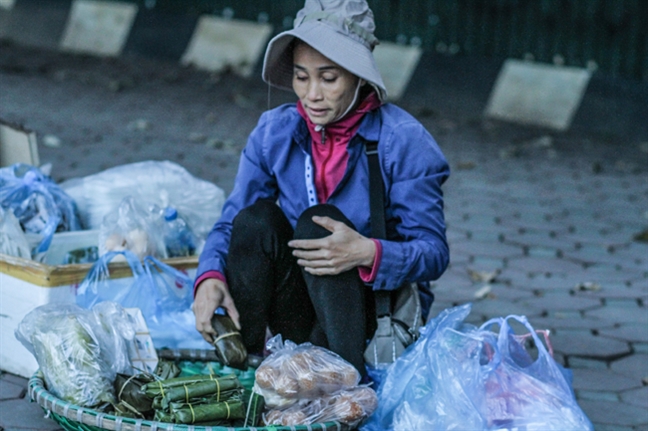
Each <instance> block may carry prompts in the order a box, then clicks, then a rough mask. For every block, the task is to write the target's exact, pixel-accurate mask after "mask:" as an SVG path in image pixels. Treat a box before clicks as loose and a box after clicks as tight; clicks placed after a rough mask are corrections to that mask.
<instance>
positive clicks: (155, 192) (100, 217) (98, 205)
mask: <svg viewBox="0 0 648 431" xmlns="http://www.w3.org/2000/svg"><path fill="white" fill-rule="evenodd" d="M61 188H62V189H63V190H64V191H65V192H66V193H67V194H68V195H70V196H71V197H72V198H73V199H74V201H75V202H76V204H77V206H78V208H79V215H80V218H81V222H82V224H83V226H84V228H85V229H100V240H99V241H100V244H99V249H100V254H103V253H105V252H108V251H121V250H130V251H132V252H134V253H135V254H136V255H138V256H140V258H143V257H144V256H155V257H157V258H166V257H174V255H178V253H174V252H173V250H174V249H177V247H169V245H170V244H171V243H172V242H173V239H169V238H168V235H167V234H168V232H169V230H170V229H171V230H172V229H173V228H176V227H177V226H174V227H170V226H171V225H177V224H178V223H179V222H178V221H181V223H184V224H186V228H185V231H189V232H191V233H190V237H191V238H192V239H190V240H186V241H185V242H186V243H187V244H186V248H185V251H184V252H183V251H181V252H179V254H180V255H183V254H185V255H186V254H188V253H192V254H199V253H200V251H201V250H202V246H203V245H204V240H205V238H206V237H207V234H208V233H209V231H210V230H211V228H212V227H213V225H214V223H215V222H216V220H218V217H219V216H220V214H221V211H222V208H223V204H224V202H225V194H224V192H223V190H222V189H220V188H219V187H217V186H216V185H214V184H212V183H210V182H208V181H204V180H200V179H198V178H196V177H194V176H192V175H191V174H190V173H189V172H188V171H187V170H185V169H184V168H183V167H181V166H179V165H177V164H175V163H172V162H169V161H163V162H157V161H147V162H140V163H132V164H128V165H122V166H117V167H115V168H111V169H107V170H105V171H103V172H100V173H98V174H95V175H90V176H87V177H84V178H75V179H71V180H68V181H65V182H63V183H62V184H61ZM178 235H180V236H182V235H183V233H177V235H176V239H177V236H178ZM184 235H186V234H184ZM191 241H193V242H194V244H189V243H190V242H191Z"/></svg>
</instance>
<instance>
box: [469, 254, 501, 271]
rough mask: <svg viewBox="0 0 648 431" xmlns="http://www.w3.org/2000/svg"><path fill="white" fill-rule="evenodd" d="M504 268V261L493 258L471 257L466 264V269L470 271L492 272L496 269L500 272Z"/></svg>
mask: <svg viewBox="0 0 648 431" xmlns="http://www.w3.org/2000/svg"><path fill="white" fill-rule="evenodd" d="M505 267H506V261H505V260H504V259H498V258H495V257H484V256H473V257H472V259H470V260H469V263H468V268H470V269H471V270H472V271H486V272H492V271H494V270H496V269H498V270H502V269H503V268H505Z"/></svg>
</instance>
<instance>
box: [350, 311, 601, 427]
mask: <svg viewBox="0 0 648 431" xmlns="http://www.w3.org/2000/svg"><path fill="white" fill-rule="evenodd" d="M469 313H470V304H466V305H463V306H460V307H455V308H451V309H447V310H444V311H443V312H442V313H441V314H440V315H439V316H438V317H437V318H435V319H433V320H431V321H430V322H429V323H428V324H427V325H426V326H425V327H424V328H422V329H421V337H420V338H419V340H418V341H417V342H416V343H415V344H413V345H412V346H411V347H410V348H409V349H408V350H407V351H406V352H405V353H404V354H403V355H402V356H401V357H400V358H399V359H397V360H396V362H394V363H393V364H392V365H391V366H390V367H389V368H388V369H387V372H386V376H385V380H384V382H383V384H382V385H381V387H380V388H379V390H378V409H377V410H376V412H374V414H373V415H372V416H371V417H370V418H369V420H368V421H367V422H366V423H365V425H364V426H363V427H362V428H361V429H362V431H382V430H395V431H401V430H402V431H405V430H407V431H410V430H426V431H427V430H430V431H432V430H450V429H457V430H464V429H470V430H493V431H494V430H513V429H518V430H522V429H524V430H542V431H548V430H556V431H567V430H592V429H593V428H592V424H591V422H590V421H589V419H588V418H587V416H586V415H585V414H584V413H583V411H582V410H581V409H580V407H579V406H578V404H577V403H576V400H575V397H574V394H573V391H572V389H571V381H570V377H569V373H567V372H566V370H564V369H563V367H561V366H560V365H559V364H557V363H556V362H555V361H554V359H553V358H552V357H551V354H550V353H549V352H548V351H547V349H546V348H545V346H544V344H543V343H542V341H541V340H540V338H539V337H538V335H537V333H536V331H535V330H534V329H533V328H532V327H531V325H530V324H529V322H528V321H527V319H526V317H524V316H508V317H506V318H498V319H493V320H490V321H488V322H486V323H485V324H484V325H482V326H481V327H479V328H477V327H475V326H473V325H469V324H465V323H464V322H463V321H464V319H465V318H466V317H467V316H468V314H469ZM511 320H515V321H518V322H520V323H521V324H522V325H524V326H525V327H526V328H527V329H528V331H529V332H528V334H526V335H524V336H518V335H516V334H515V333H514V332H513V331H512V329H511V326H510V324H509V322H510V321H511ZM496 324H497V325H499V331H498V332H497V333H496V332H493V331H492V330H491V328H492V327H493V326H494V325H496ZM528 337H532V338H533V340H534V343H535V345H536V347H537V351H538V357H537V359H535V360H534V359H533V358H532V357H531V355H530V354H529V353H528V351H527V350H526V348H525V347H524V343H523V341H522V340H521V339H522V338H528Z"/></svg>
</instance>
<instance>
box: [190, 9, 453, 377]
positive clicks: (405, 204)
mask: <svg viewBox="0 0 648 431" xmlns="http://www.w3.org/2000/svg"><path fill="white" fill-rule="evenodd" d="M373 31H374V21H373V14H372V12H371V10H370V9H369V7H368V5H367V3H366V1H365V0H306V3H305V6H304V8H303V9H302V10H300V11H299V12H298V14H297V18H296V20H295V26H294V29H293V30H290V31H286V32H283V33H281V34H279V35H278V36H276V37H275V38H273V39H272V40H271V41H270V43H269V44H268V48H267V50H266V54H265V59H264V64H263V79H264V80H265V81H266V82H267V83H268V84H269V85H272V86H275V87H278V88H283V89H292V90H293V91H294V92H295V94H296V96H297V97H298V101H297V103H296V104H290V105H283V106H280V107H278V108H275V109H273V110H270V111H268V112H266V113H264V114H263V115H262V116H261V119H260V120H259V123H258V125H257V127H256V128H255V129H254V131H253V132H252V133H251V135H250V137H249V139H248V143H247V146H246V148H245V149H244V151H243V153H242V155H241V160H240V165H239V170H238V174H237V177H236V181H235V185H234V189H233V191H232V193H231V195H230V196H229V198H228V199H227V201H226V203H225V205H224V207H223V212H222V215H221V218H220V220H219V221H218V222H217V223H216V224H215V226H214V228H213V230H212V231H211V233H210V235H209V237H208V239H207V243H206V246H205V249H204V251H203V253H202V255H201V256H200V263H199V266H198V276H197V279H196V282H195V289H196V290H195V302H194V313H195V315H196V328H197V330H198V331H199V332H200V333H201V334H202V335H203V337H204V338H205V339H206V340H207V341H211V340H212V339H213V336H214V331H213V329H212V327H211V324H210V319H211V316H212V314H213V313H214V310H215V309H216V308H217V307H219V306H220V307H223V308H225V309H226V310H227V312H228V314H229V315H230V316H231V317H232V319H233V320H234V322H235V323H236V324H237V326H239V327H240V329H241V333H242V335H243V339H244V342H245V344H246V347H247V348H248V350H249V351H250V352H251V353H261V352H262V351H263V347H264V342H265V339H266V334H267V330H268V329H269V331H270V332H271V333H273V334H279V333H280V334H282V336H283V338H284V339H289V340H292V341H294V342H296V343H302V342H305V341H311V342H312V343H314V344H316V345H321V346H324V347H327V348H329V349H331V350H332V351H334V352H336V353H338V354H339V355H340V356H342V357H343V358H344V359H346V360H348V361H349V362H350V363H351V364H353V365H354V366H355V367H356V368H357V369H358V370H359V371H360V372H361V373H362V374H363V375H364V374H365V366H364V360H363V351H364V348H365V346H366V342H367V339H368V338H370V337H371V336H372V334H373V331H374V330H375V305H374V297H373V290H376V289H387V290H393V289H397V288H398V287H399V286H401V285H403V284H404V283H406V282H411V281H420V282H427V281H430V280H434V279H436V278H438V277H439V276H440V275H441V274H442V273H443V271H444V270H445V268H446V266H447V263H448V247H447V242H446V239H445V224H444V217H443V197H442V192H441V185H442V183H443V182H444V181H445V180H446V178H447V177H448V174H449V170H448V165H447V163H446V160H445V158H444V156H443V154H442V153H441V151H440V150H439V148H438V146H437V144H436V143H435V141H434V139H433V138H432V137H431V136H430V135H429V134H428V132H427V131H426V130H425V129H424V128H423V126H422V125H421V124H420V123H419V122H418V121H416V120H415V119H414V118H413V117H411V116H410V115H409V114H407V113H406V112H405V111H403V110H401V109H400V108H397V107H396V106H393V105H390V104H383V100H384V98H385V95H386V90H385V86H384V84H383V81H382V78H381V76H380V73H379V72H378V70H377V68H376V65H375V62H374V59H373V54H372V50H373V48H374V46H375V45H376V44H377V43H378V42H377V40H376V39H375V37H374V36H373ZM367 142H378V153H379V160H380V165H381V171H382V176H383V181H384V184H385V202H386V203H385V205H386V208H385V211H386V220H387V234H388V239H387V240H382V239H381V240H377V239H372V238H370V231H371V229H370V225H369V219H370V214H369V181H368V167H367V166H368V165H367V158H366V155H365V153H364V146H365V144H366V143H367ZM421 285H422V286H423V285H424V284H423V283H422V284H421ZM420 295H421V299H422V308H423V310H424V313H425V314H427V312H428V311H429V308H430V305H431V302H432V294H431V292H429V290H427V288H421V289H420Z"/></svg>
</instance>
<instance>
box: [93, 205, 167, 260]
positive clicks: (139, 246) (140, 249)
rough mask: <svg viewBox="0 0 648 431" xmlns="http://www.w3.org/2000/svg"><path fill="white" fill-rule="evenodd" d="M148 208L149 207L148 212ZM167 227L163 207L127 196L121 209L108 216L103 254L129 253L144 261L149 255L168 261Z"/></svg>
mask: <svg viewBox="0 0 648 431" xmlns="http://www.w3.org/2000/svg"><path fill="white" fill-rule="evenodd" d="M145 206H148V207H149V208H148V209H145V208H144V207H145ZM164 228H165V226H164V220H163V219H162V217H161V211H160V208H158V207H157V206H155V205H152V204H149V205H146V203H145V202H138V201H136V200H135V198H133V197H132V196H127V197H125V198H124V199H123V200H122V201H121V203H120V204H119V206H118V207H116V208H115V209H114V210H113V211H111V212H109V213H108V214H106V216H105V217H104V220H103V222H102V223H101V228H100V229H99V255H103V254H106V253H107V252H109V251H123V250H129V251H131V252H133V253H134V254H135V255H136V256H137V257H139V258H140V259H143V258H144V257H145V256H156V257H159V258H162V259H165V258H167V251H166V246H165V244H164Z"/></svg>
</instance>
